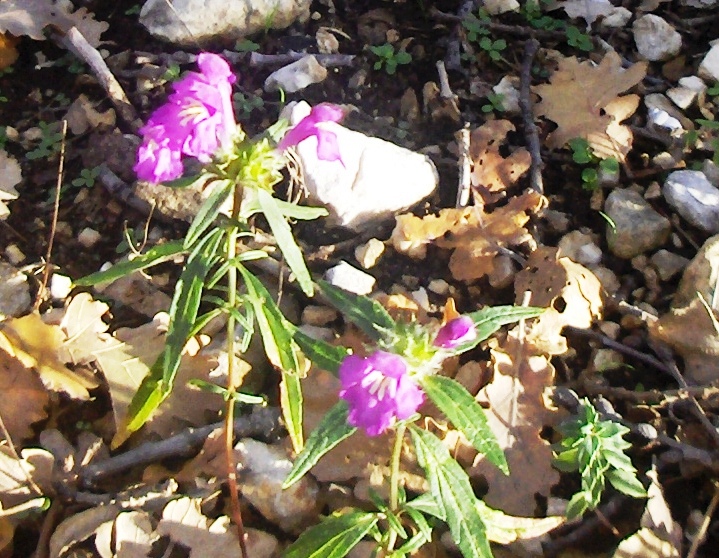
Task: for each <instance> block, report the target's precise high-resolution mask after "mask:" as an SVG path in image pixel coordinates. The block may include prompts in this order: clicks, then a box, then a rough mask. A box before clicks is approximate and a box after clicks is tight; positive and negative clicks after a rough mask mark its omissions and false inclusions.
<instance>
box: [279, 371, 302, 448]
mask: <svg viewBox="0 0 719 558" xmlns="http://www.w3.org/2000/svg"><path fill="white" fill-rule="evenodd" d="M302 401H303V398H302V386H301V385H300V377H299V376H298V375H297V374H290V373H288V372H284V371H283V372H282V382H280V408H281V409H282V417H283V418H284V419H285V427H286V428H287V433H288V434H289V436H290V441H291V442H292V448H293V449H294V450H295V451H296V452H299V451H302V446H303V445H304V436H303V434H302Z"/></svg>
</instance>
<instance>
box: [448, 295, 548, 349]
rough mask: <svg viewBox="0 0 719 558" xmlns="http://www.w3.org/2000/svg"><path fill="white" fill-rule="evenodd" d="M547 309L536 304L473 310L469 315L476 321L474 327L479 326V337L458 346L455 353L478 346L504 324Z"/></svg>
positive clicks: (539, 313)
mask: <svg viewBox="0 0 719 558" xmlns="http://www.w3.org/2000/svg"><path fill="white" fill-rule="evenodd" d="M545 310H546V309H545V308H536V307H534V306H491V307H487V308H482V309H481V310H478V311H477V312H471V313H470V314H468V315H469V317H470V318H472V320H473V321H474V327H475V328H477V337H476V338H475V339H473V340H472V341H469V342H468V343H464V344H462V345H460V346H459V347H457V349H456V350H455V351H454V353H455V354H460V353H463V352H465V351H468V350H470V349H472V348H474V347H476V346H477V345H478V344H479V343H481V342H482V341H484V340H485V339H488V338H489V337H490V336H491V335H492V334H493V333H494V332H496V331H497V330H498V329H499V328H500V327H502V326H503V325H507V324H513V323H514V322H518V321H519V320H527V319H529V318H536V317H537V316H539V315H541V314H542V313H543V312H544V311H545Z"/></svg>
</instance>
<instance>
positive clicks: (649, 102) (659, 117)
mask: <svg viewBox="0 0 719 558" xmlns="http://www.w3.org/2000/svg"><path fill="white" fill-rule="evenodd" d="M644 105H645V106H646V107H647V116H649V123H650V124H651V125H652V126H655V127H659V128H665V129H667V130H669V131H670V132H672V133H674V134H678V133H681V132H682V130H684V129H688V128H691V127H692V126H693V124H692V122H691V120H689V119H688V118H687V117H686V116H684V114H682V111H680V110H679V109H678V108H677V107H676V106H675V105H674V103H672V102H671V101H670V100H669V97H667V96H666V95H664V94H662V93H649V94H647V95H645V96H644ZM665 113H666V114H665Z"/></svg>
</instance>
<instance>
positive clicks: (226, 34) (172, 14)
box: [140, 0, 312, 47]
mask: <svg viewBox="0 0 719 558" xmlns="http://www.w3.org/2000/svg"><path fill="white" fill-rule="evenodd" d="M311 3H312V2H311V0H174V1H173V2H168V1H167V0H147V1H146V2H145V5H144V6H143V7H142V10H141V11H140V23H141V24H142V25H144V26H145V27H146V28H147V30H148V31H149V32H150V34H152V35H154V36H155V37H158V38H160V39H163V40H165V41H169V42H171V43H175V44H179V45H183V46H191V47H196V46H197V44H198V43H199V44H206V43H208V42H215V43H217V42H220V43H227V42H230V43H231V41H233V40H238V39H242V38H245V37H247V36H248V35H252V34H254V33H258V32H260V31H267V30H269V29H285V28H286V27H289V26H290V25H292V23H294V22H295V21H297V20H299V21H306V20H307V19H308V18H309V15H310V4H311Z"/></svg>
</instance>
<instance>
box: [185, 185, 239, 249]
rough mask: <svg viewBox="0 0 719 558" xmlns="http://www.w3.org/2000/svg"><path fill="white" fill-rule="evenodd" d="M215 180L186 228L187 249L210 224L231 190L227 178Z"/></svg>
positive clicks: (231, 186)
mask: <svg viewBox="0 0 719 558" xmlns="http://www.w3.org/2000/svg"><path fill="white" fill-rule="evenodd" d="M217 182H218V183H217V184H215V186H214V188H213V190H212V192H211V193H210V195H209V196H208V197H207V199H206V200H205V201H204V202H203V204H202V205H201V206H200V209H199V210H198V211H197V215H195V218H194V219H193V220H192V224H191V225H190V228H189V229H188V230H187V235H185V248H187V249H189V248H190V247H191V246H193V245H194V244H195V242H197V241H198V240H199V239H200V237H201V236H202V234H203V233H204V232H205V231H206V230H207V229H208V227H209V226H210V225H212V223H213V222H214V221H215V219H216V218H217V216H218V215H219V213H220V208H221V207H222V204H224V203H225V201H226V200H227V198H228V197H229V195H230V193H231V192H232V188H233V185H232V183H231V182H230V181H229V180H222V181H217Z"/></svg>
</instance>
